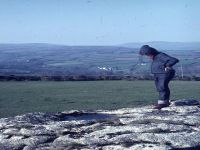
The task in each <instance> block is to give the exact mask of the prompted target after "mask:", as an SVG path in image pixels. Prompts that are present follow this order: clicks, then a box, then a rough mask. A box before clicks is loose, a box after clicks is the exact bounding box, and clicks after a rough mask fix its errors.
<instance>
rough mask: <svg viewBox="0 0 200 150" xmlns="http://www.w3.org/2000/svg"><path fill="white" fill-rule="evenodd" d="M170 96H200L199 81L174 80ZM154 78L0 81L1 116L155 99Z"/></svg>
mask: <svg viewBox="0 0 200 150" xmlns="http://www.w3.org/2000/svg"><path fill="white" fill-rule="evenodd" d="M170 87H171V91H172V95H171V99H182V98H195V99H198V100H200V92H199V91H200V82H197V81H172V82H171V83H170ZM157 96H158V93H157V92H156V90H155V87H154V82H153V81H75V82H69V81H66V82H53V81H39V82H31V81H27V82H0V117H8V116H14V115H18V114H23V113H27V112H38V111H42V112H57V111H64V110H72V109H79V110H94V109H117V108H123V107H135V106H141V105H147V104H152V103H155V102H156V100H157Z"/></svg>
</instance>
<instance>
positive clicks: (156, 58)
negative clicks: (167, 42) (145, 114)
mask: <svg viewBox="0 0 200 150" xmlns="http://www.w3.org/2000/svg"><path fill="white" fill-rule="evenodd" d="M139 54H140V55H146V56H148V57H150V59H152V60H153V62H152V64H151V73H153V74H154V80H155V85H156V89H157V91H158V92H159V100H158V104H156V105H155V106H154V109H161V108H163V107H168V106H169V105H170V103H169V98H170V89H169V87H168V84H169V82H170V80H172V78H173V77H174V75H175V70H174V69H173V68H172V66H174V65H175V64H176V63H177V62H179V60H178V59H176V58H174V57H171V56H169V55H167V54H165V53H162V52H159V51H157V50H156V49H154V48H152V47H150V46H148V45H143V46H142V47H141V48H140V51H139Z"/></svg>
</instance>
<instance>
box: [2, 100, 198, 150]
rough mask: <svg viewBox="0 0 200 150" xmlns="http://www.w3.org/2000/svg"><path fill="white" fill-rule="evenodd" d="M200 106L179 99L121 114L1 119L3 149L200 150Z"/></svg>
mask: <svg viewBox="0 0 200 150" xmlns="http://www.w3.org/2000/svg"><path fill="white" fill-rule="evenodd" d="M199 116H200V105H199V102H198V101H195V100H194V99H192V100H179V101H174V102H172V105H171V106H170V107H166V108H163V109H162V110H155V109H152V106H144V107H138V108H137V107H136V108H123V109H118V110H97V111H93V112H91V111H69V112H67V111H66V112H60V113H41V112H38V113H28V114H24V115H21V116H16V117H10V118H2V119H0V149H1V150H11V149H24V150H33V149H38V150H48V149H50V150H51V149H52V150H62V149H85V150H86V149H88V150H89V149H91V150H93V149H103V150H112V149H117V150H126V149H132V150H136V149H155V150H157V149H159V150H167V149H181V148H193V149H198V148H200V117H199Z"/></svg>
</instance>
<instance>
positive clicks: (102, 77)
mask: <svg viewBox="0 0 200 150" xmlns="http://www.w3.org/2000/svg"><path fill="white" fill-rule="evenodd" d="M97 80H130V81H132V80H153V76H152V75H139V76H131V75H99V76H92V75H91V76H89V75H70V76H21V75H0V81H97ZM174 80H185V81H200V76H175V77H174Z"/></svg>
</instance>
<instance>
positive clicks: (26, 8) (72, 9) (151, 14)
mask: <svg viewBox="0 0 200 150" xmlns="http://www.w3.org/2000/svg"><path fill="white" fill-rule="evenodd" d="M199 10H200V1H199V0H0V43H55V44H65V45H115V44H121V43H128V42H147V41H173V42H191V41H199V39H200V13H199Z"/></svg>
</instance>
